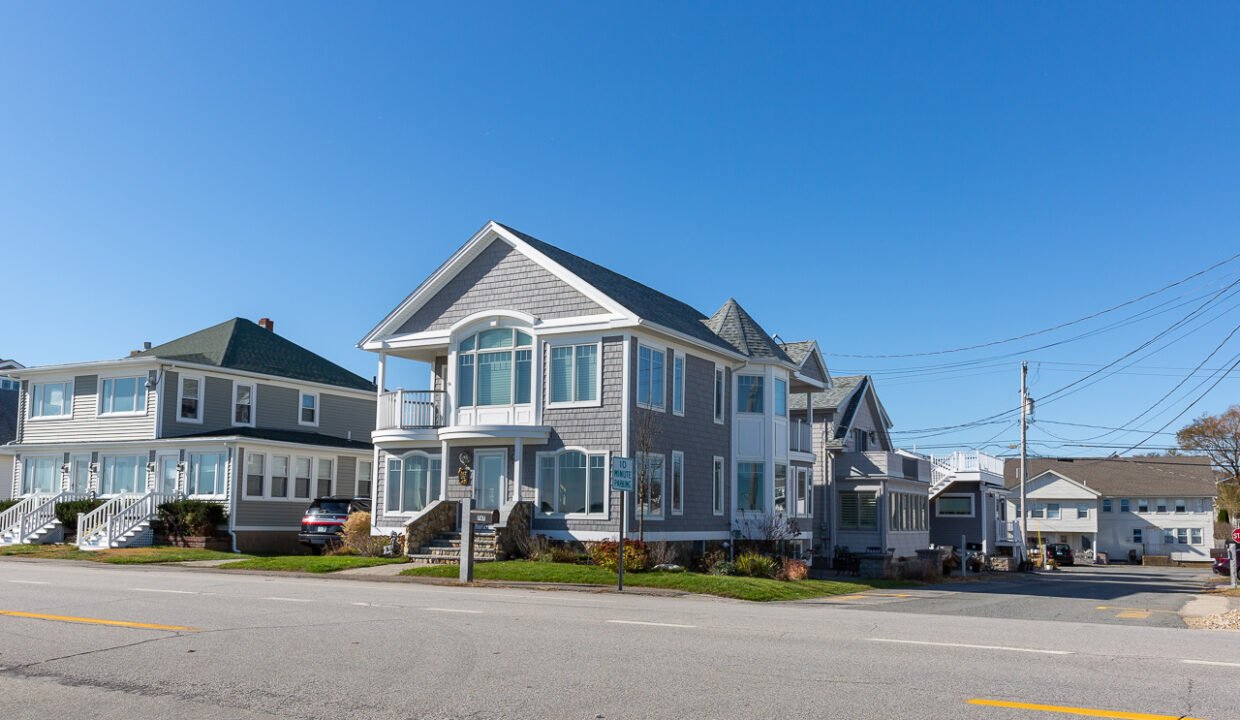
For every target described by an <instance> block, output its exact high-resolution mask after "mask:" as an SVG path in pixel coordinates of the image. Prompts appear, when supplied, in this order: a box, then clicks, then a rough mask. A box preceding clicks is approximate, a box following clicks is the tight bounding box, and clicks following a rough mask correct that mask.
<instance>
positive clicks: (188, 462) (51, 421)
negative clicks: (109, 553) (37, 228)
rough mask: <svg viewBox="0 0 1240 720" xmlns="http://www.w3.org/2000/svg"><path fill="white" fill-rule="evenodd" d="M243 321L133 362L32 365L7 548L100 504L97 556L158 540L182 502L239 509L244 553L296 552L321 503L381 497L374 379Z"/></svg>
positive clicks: (94, 523) (87, 527)
mask: <svg viewBox="0 0 1240 720" xmlns="http://www.w3.org/2000/svg"><path fill="white" fill-rule="evenodd" d="M261 323H262V326H261V327H260V325H258V324H255V323H253V322H251V321H249V320H244V319H241V318H234V319H232V320H229V321H227V322H223V323H220V324H219V325H215V326H212V327H209V328H206V329H204V330H200V331H198V332H195V333H191V334H189V335H186V336H184V337H181V338H178V339H176V340H172V341H170V342H168V343H165V344H163V345H158V346H155V347H149V343H148V347H146V348H145V349H143V350H141V351H136V352H134V353H131V354H130V356H129V357H126V358H122V359H119V360H105V361H97V362H86V363H75V364H70V365H55V366H43V367H32V368H26V369H22V370H18V371H14V372H13V376H14V377H16V378H18V379H19V380H20V382H21V390H20V393H19V403H18V412H17V418H18V422H17V433H16V443H15V444H13V445H9V446H8V447H7V448H6V449H7V450H8V451H10V453H11V454H13V455H14V457H15V460H16V462H15V464H14V469H13V472H12V474H11V475H10V476H9V478H8V479H11V492H12V493H13V496H14V497H18V498H23V501H22V502H21V503H20V504H18V505H16V506H14V507H13V508H10V509H9V510H6V511H5V512H3V513H0V542H3V543H15V542H39V541H49V540H53V539H56V538H58V537H59V535H60V528H59V523H58V522H56V521H55V519H54V510H55V506H56V504H57V503H59V502H64V501H67V500H73V499H80V498H84V497H90V496H96V497H99V498H103V499H106V500H107V502H106V503H105V504H104V506H103V507H101V508H99V509H98V510H96V511H95V512H92V513H91V514H90V515H88V516H86V519H85V524H84V525H83V526H82V527H81V528H79V543H80V545H81V547H83V548H84V549H95V548H104V547H117V546H124V545H135V544H142V543H148V542H149V541H150V533H149V525H150V520H151V518H152V516H153V513H154V509H155V507H156V506H157V505H158V504H160V503H161V502H164V501H166V500H168V499H171V498H173V497H175V496H178V495H185V496H188V497H191V498H199V499H204V500H210V501H214V502H220V503H223V504H226V505H227V506H228V508H229V513H228V516H229V519H228V530H229V532H230V533H231V534H232V537H233V538H234V540H235V546H236V547H237V548H239V549H242V550H264V549H293V548H295V547H296V543H297V532H298V531H299V529H300V521H301V517H302V514H303V512H304V511H305V509H306V506H307V505H308V504H309V501H310V499H312V498H313V497H316V496H321V495H353V494H355V493H358V492H360V493H362V494H364V495H369V494H370V492H371V490H370V487H369V486H370V482H371V478H372V475H373V471H372V464H371V463H372V446H371V444H370V433H371V431H372V430H373V429H374V418H375V392H374V385H373V384H372V383H370V382H369V381H367V380H366V379H365V378H362V377H359V376H358V375H355V374H353V373H351V372H349V371H348V370H345V369H344V368H342V367H340V366H338V365H336V364H334V363H332V362H329V361H328V360H326V359H324V358H323V357H321V356H319V355H316V354H315V353H312V352H310V351H309V350H306V349H305V348H303V347H301V346H299V345H297V344H296V343H293V342H291V341H289V340H287V339H285V338H283V337H280V336H279V335H277V334H276V333H275V330H274V324H273V323H271V321H269V320H266V319H264V320H263V321H261Z"/></svg>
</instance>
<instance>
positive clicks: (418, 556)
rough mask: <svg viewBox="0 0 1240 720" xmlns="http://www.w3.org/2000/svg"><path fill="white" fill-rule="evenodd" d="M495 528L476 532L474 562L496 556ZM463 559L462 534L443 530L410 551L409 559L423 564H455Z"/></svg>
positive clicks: (489, 559) (488, 559)
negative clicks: (424, 543)
mask: <svg viewBox="0 0 1240 720" xmlns="http://www.w3.org/2000/svg"><path fill="white" fill-rule="evenodd" d="M496 546H497V543H496V533H495V530H493V529H492V530H477V531H475V532H474V562H488V561H491V560H494V559H495V558H496ZM460 559H461V534H460V533H459V532H443V533H439V534H438V535H436V536H435V538H434V539H433V540H431V541H430V543H429V544H427V545H423V546H422V547H420V548H418V549H417V550H416V551H414V552H411V553H409V560H410V561H411V562H414V563H419V564H422V565H455V564H456V563H457V562H458V561H460Z"/></svg>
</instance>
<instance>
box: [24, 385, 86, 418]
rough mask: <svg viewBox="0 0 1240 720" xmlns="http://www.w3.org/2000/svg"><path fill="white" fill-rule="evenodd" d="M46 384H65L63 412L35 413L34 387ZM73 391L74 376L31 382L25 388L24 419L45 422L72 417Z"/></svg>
mask: <svg viewBox="0 0 1240 720" xmlns="http://www.w3.org/2000/svg"><path fill="white" fill-rule="evenodd" d="M47 385H64V386H65V408H64V409H65V412H62V413H59V414H57V415H35V414H34V411H35V402H34V393H35V388H38V387H44V386H47ZM74 393H75V387H74V378H58V379H54V380H53V379H47V380H43V381H41V382H31V383H30V385H29V386H28V388H27V390H26V420H27V421H28V422H47V421H48V420H72V419H73V398H74Z"/></svg>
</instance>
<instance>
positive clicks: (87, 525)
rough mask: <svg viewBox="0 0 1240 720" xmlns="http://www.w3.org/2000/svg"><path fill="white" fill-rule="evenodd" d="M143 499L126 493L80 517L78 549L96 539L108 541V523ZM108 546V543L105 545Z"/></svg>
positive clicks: (134, 494)
mask: <svg viewBox="0 0 1240 720" xmlns="http://www.w3.org/2000/svg"><path fill="white" fill-rule="evenodd" d="M140 499H142V496H141V495H138V494H136V493H124V494H122V495H117V496H116V497H114V498H111V499H109V500H108V501H107V502H105V503H104V504H102V505H100V506H99V507H97V508H95V509H94V510H91V511H90V512H88V513H86V514H84V515H78V547H83V546H85V545H89V544H91V543H92V541H93V540H94V539H95V538H96V537H103V539H104V540H105V541H106V540H107V537H106V535H107V531H108V523H109V521H111V520H112V516H113V515H115V514H116V513H117V511H118V510H120V509H121V508H122V507H124V506H125V505H127V504H130V503H133V502H137V501H138V500H140ZM104 544H105V545H106V542H105V543H104Z"/></svg>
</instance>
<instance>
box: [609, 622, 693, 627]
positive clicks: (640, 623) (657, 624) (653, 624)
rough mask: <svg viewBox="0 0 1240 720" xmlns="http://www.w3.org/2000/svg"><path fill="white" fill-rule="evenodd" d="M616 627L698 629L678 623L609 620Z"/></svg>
mask: <svg viewBox="0 0 1240 720" xmlns="http://www.w3.org/2000/svg"><path fill="white" fill-rule="evenodd" d="M607 622H609V623H615V624H616V625H650V626H653V627H674V628H696V627H697V625H678V624H677V623H657V622H643V621H641V620H608V621H607Z"/></svg>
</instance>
